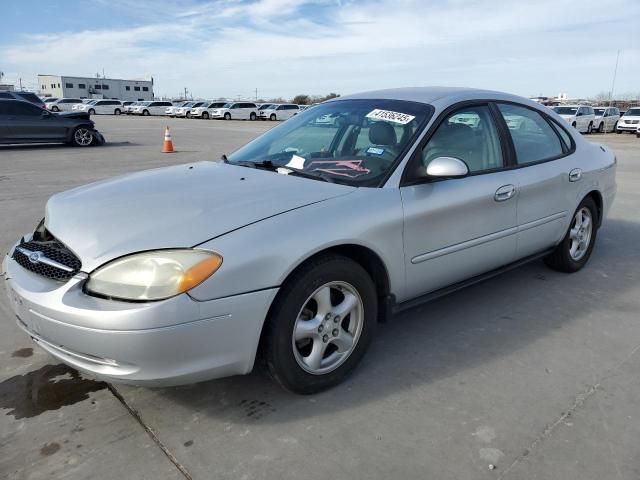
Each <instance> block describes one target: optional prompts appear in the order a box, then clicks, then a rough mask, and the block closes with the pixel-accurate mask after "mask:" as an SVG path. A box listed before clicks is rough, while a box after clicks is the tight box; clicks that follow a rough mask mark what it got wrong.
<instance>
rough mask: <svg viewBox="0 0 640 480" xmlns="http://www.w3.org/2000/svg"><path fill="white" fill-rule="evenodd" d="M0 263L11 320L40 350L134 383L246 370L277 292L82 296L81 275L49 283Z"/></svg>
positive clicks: (166, 382)
mask: <svg viewBox="0 0 640 480" xmlns="http://www.w3.org/2000/svg"><path fill="white" fill-rule="evenodd" d="M2 267H3V271H4V272H5V282H4V283H5V285H6V287H7V291H8V292H7V293H8V295H9V299H10V304H11V306H12V308H13V311H14V313H15V315H16V318H17V323H18V325H19V326H20V328H22V330H24V331H25V332H26V333H27V334H28V335H29V336H30V337H31V338H32V339H33V340H34V341H35V342H36V343H37V344H38V345H39V346H40V347H42V348H43V349H44V350H46V351H47V352H49V353H50V354H51V355H53V356H54V357H56V358H57V359H59V360H60V361H62V362H64V363H66V364H68V365H70V366H71V367H73V368H76V369H77V370H80V371H82V372H85V373H88V374H90V375H92V376H95V377H97V378H100V379H104V380H107V381H111V382H119V383H129V384H134V385H146V386H169V385H180V384H187V383H194V382H199V381H204V380H210V379H213V378H220V377H226V376H230V375H236V374H245V373H248V372H250V371H251V369H252V368H253V363H254V360H255V354H256V350H257V346H258V341H259V338H260V333H261V330H262V324H263V322H264V319H265V317H266V314H267V311H268V309H269V306H270V304H271V302H272V300H273V298H274V297H275V294H276V293H277V289H269V290H262V291H259V292H253V293H247V294H242V295H236V296H232V297H226V298H221V299H217V300H210V301H205V302H198V301H196V300H194V299H192V298H191V297H190V296H189V295H187V294H183V295H178V296H176V297H173V298H170V299H167V300H163V301H159V302H144V303H133V302H120V301H113V300H106V299H101V298H96V297H91V296H89V295H86V294H85V293H83V291H82V286H83V283H84V281H85V280H84V278H83V277H84V276H86V275H84V274H82V275H78V276H76V277H74V278H72V279H71V280H69V281H68V282H66V283H60V282H55V281H53V280H49V279H47V278H44V277H41V276H39V275H36V274H34V273H32V272H29V271H27V270H25V269H23V268H22V267H21V266H20V265H18V264H17V263H16V262H15V261H14V260H13V259H11V258H10V257H9V256H6V257H5V260H4V262H3V265H2Z"/></svg>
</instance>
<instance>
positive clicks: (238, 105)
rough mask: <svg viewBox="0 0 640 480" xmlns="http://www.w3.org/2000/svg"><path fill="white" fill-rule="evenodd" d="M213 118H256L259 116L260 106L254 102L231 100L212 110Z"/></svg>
mask: <svg viewBox="0 0 640 480" xmlns="http://www.w3.org/2000/svg"><path fill="white" fill-rule="evenodd" d="M211 118H223V119H225V120H255V119H256V118H258V107H257V106H256V104H255V103H252V102H229V103H225V104H224V106H222V108H218V109H216V110H212V111H211Z"/></svg>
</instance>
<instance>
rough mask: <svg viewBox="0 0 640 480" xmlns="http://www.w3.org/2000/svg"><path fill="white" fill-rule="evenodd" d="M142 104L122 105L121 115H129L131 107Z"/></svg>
mask: <svg viewBox="0 0 640 480" xmlns="http://www.w3.org/2000/svg"><path fill="white" fill-rule="evenodd" d="M141 103H142V102H131V103H130V104H129V105H124V106H123V108H122V113H124V114H125V115H131V110H132V109H133V107H136V106H138V105H140V104H141Z"/></svg>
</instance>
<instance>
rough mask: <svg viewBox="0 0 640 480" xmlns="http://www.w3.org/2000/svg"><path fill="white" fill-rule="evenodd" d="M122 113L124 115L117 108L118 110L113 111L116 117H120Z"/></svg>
mask: <svg viewBox="0 0 640 480" xmlns="http://www.w3.org/2000/svg"><path fill="white" fill-rule="evenodd" d="M121 113H122V112H121V111H120V109H119V108H116V109H115V110H114V111H113V114H114V115H120V114H121Z"/></svg>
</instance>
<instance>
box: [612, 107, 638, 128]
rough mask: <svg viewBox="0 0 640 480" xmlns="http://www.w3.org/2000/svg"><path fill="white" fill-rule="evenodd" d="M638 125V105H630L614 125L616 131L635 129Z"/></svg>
mask: <svg viewBox="0 0 640 480" xmlns="http://www.w3.org/2000/svg"><path fill="white" fill-rule="evenodd" d="M639 125H640V107H631V108H629V109H628V110H627V111H626V112H624V115H623V116H622V117H620V120H618V126H617V127H616V132H617V133H622V132H630V133H634V132H636V131H637V129H638V126H639Z"/></svg>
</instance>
